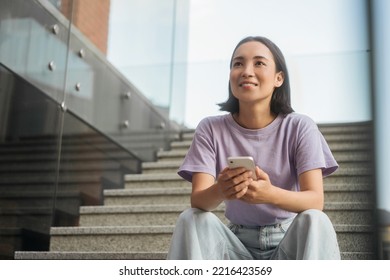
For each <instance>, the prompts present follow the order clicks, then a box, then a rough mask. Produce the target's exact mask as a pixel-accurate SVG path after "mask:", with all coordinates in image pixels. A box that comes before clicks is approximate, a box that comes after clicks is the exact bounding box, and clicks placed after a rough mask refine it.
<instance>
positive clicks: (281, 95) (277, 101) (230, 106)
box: [218, 36, 294, 115]
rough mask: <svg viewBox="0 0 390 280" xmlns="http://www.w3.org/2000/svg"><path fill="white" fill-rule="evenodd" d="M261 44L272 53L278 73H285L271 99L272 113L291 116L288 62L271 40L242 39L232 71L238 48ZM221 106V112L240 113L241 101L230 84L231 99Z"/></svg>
mask: <svg viewBox="0 0 390 280" xmlns="http://www.w3.org/2000/svg"><path fill="white" fill-rule="evenodd" d="M253 41H255V42H259V43H262V44H264V45H265V46H266V47H267V48H268V49H269V50H270V51H271V53H272V55H273V57H274V60H275V65H276V71H277V72H280V71H282V72H283V75H284V76H283V77H284V81H283V84H282V85H281V86H280V87H277V88H275V90H274V92H273V94H272V98H271V111H272V112H273V113H274V114H279V113H282V114H285V115H287V114H289V113H292V112H294V110H293V109H292V107H291V97H290V91H291V90H290V78H289V75H288V71H287V65H286V61H285V59H284V56H283V53H282V51H281V50H280V49H279V47H278V46H277V45H275V43H273V42H272V41H271V40H269V39H267V38H265V37H260V36H256V37H252V36H250V37H246V38H244V39H242V40H241V41H240V42H239V43H238V44H237V46H236V47H235V49H234V51H233V54H232V57H231V59H230V69H231V68H232V60H233V56H234V53H235V52H236V50H237V48H238V47H239V46H241V45H242V44H244V43H247V42H253ZM218 105H219V106H220V110H221V111H227V112H230V113H238V112H239V110H240V109H239V101H238V99H237V98H236V97H235V96H234V95H233V92H232V89H231V87H230V82H229V98H228V100H227V101H226V102H223V103H220V104H218Z"/></svg>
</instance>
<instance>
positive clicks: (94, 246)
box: [50, 226, 173, 253]
mask: <svg viewBox="0 0 390 280" xmlns="http://www.w3.org/2000/svg"><path fill="white" fill-rule="evenodd" d="M172 233H173V226H153V227H139V226H112V227H53V228H52V229H51V232H50V234H51V241H50V251H62V252H99V251H104V252H117V253H118V252H122V253H123V252H137V253H143V252H156V251H157V252H165V251H167V250H168V247H169V244H170V240H171V236H172Z"/></svg>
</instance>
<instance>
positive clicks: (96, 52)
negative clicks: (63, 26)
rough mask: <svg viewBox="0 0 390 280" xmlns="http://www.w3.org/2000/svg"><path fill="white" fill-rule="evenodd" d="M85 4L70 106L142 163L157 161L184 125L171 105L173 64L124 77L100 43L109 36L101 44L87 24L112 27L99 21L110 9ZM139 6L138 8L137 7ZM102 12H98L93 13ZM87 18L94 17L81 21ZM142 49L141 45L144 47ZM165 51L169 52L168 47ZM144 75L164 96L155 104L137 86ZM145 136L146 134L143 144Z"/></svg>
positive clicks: (76, 36) (76, 33) (73, 55)
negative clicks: (177, 122)
mask: <svg viewBox="0 0 390 280" xmlns="http://www.w3.org/2000/svg"><path fill="white" fill-rule="evenodd" d="M82 2H83V1H74V4H73V7H74V10H73V12H74V14H73V15H72V17H71V18H73V22H72V30H71V37H70V49H69V60H68V72H67V87H66V97H65V104H66V106H67V108H69V109H71V110H72V112H74V113H75V114H76V115H78V116H80V117H81V118H82V119H84V120H85V121H87V122H88V123H90V124H91V125H92V126H93V127H95V128H96V129H98V130H99V131H102V132H103V133H105V134H107V135H108V136H109V137H111V138H112V139H115V140H116V141H118V142H119V143H120V144H121V145H123V146H124V147H125V148H128V149H129V150H131V151H133V152H134V153H135V154H137V155H138V156H139V157H140V158H141V159H143V160H146V161H151V160H155V158H156V154H157V151H158V150H161V149H166V148H168V145H169V143H168V140H170V139H171V134H173V136H172V137H177V135H178V128H179V126H178V125H175V124H173V123H172V122H171V121H170V119H169V106H168V104H167V100H168V98H169V96H168V95H169V91H168V88H169V83H170V78H169V74H168V72H170V71H171V65H170V64H169V63H168V64H164V65H163V66H161V67H158V66H157V65H156V64H155V65H154V66H152V67H146V68H143V67H138V70H137V69H135V71H134V72H132V73H130V74H132V75H128V76H126V75H124V74H123V73H122V72H120V71H119V70H118V69H117V68H116V67H114V65H113V64H111V63H110V62H109V61H108V60H107V58H106V53H105V52H106V49H105V47H104V44H102V43H101V42H102V41H104V40H106V42H107V40H108V38H107V36H106V35H107V34H106V35H104V34H103V38H100V39H99V40H98V39H96V38H95V36H93V34H92V33H93V32H94V31H95V32H96V30H93V29H91V28H88V27H86V26H87V25H88V24H90V25H92V26H94V27H95V28H98V26H101V25H103V26H104V25H107V24H108V21H106V20H102V21H99V20H98V19H99V18H98V17H103V18H104V17H105V16H108V13H109V12H110V10H105V11H102V10H103V8H105V9H107V7H100V6H99V5H101V3H100V2H98V1H97V2H93V4H91V5H88V6H86V5H82ZM130 2H132V1H130ZM132 3H133V2H132ZM133 4H134V5H135V3H133ZM171 4H172V3H171ZM126 5H127V4H126ZM75 7H77V9H76V8H75ZM137 7H138V6H137V5H135V6H134V7H133V8H135V9H136V8H137ZM143 7H144V6H143ZM99 8H102V9H100V10H99ZM170 8H172V6H170ZM98 10H99V12H97V13H95V12H94V11H98ZM104 12H105V13H104ZM139 12H141V11H139ZM102 13H103V14H102ZM85 14H89V15H92V16H91V17H82V15H85ZM87 23H88V24H87ZM132 28H134V26H133V27H132ZM99 42H100V43H99ZM141 45H142V42H140V45H139V46H141ZM164 51H165V52H168V53H169V52H170V50H165V48H164ZM144 54H145V51H143V52H142V53H138V54H135V53H134V52H130V53H128V52H124V53H122V55H123V56H124V57H126V59H128V56H130V57H134V55H136V56H137V55H144ZM163 59H165V58H163ZM162 68H163V69H162ZM142 69H144V70H145V71H146V72H144V71H143V70H142ZM164 73H165V74H164ZM141 74H142V75H144V76H149V77H156V78H155V79H154V80H151V79H149V81H148V83H149V84H150V85H155V87H154V91H155V93H156V95H155V96H157V97H158V98H160V99H159V101H158V102H153V101H151V100H150V98H148V97H147V95H146V94H145V92H144V91H142V90H140V88H138V86H137V85H135V84H134V83H133V82H132V79H133V78H134V79H135V80H137V77H140V76H142V75H141ZM160 76H161V77H160ZM158 77H160V78H158ZM159 81H160V82H161V83H163V84H164V86H162V84H161V83H160V82H159ZM157 93H158V94H157ZM156 103H158V104H157V105H156ZM136 134H137V135H136ZM142 135H144V136H143V139H142V140H141V142H140V140H139V139H140V138H142ZM140 143H141V145H140Z"/></svg>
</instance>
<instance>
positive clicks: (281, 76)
mask: <svg viewBox="0 0 390 280" xmlns="http://www.w3.org/2000/svg"><path fill="white" fill-rule="evenodd" d="M283 82H284V73H283V72H282V71H280V72H279V73H277V74H276V79H275V87H280V86H281V85H283Z"/></svg>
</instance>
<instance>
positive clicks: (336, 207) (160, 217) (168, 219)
mask: <svg viewBox="0 0 390 280" xmlns="http://www.w3.org/2000/svg"><path fill="white" fill-rule="evenodd" d="M188 207H189V204H182V205H167V204H162V205H156V204H153V205H137V206H84V207H81V208H80V226H116V225H122V226H131V225H137V226H153V225H161V226H163V225H175V223H176V220H177V217H178V216H179V214H180V213H181V212H182V211H184V210H185V209H187V208H188ZM224 209H225V207H224V205H221V206H220V207H219V208H218V209H216V210H215V211H213V212H214V213H215V214H216V215H217V216H218V217H219V218H220V219H221V220H222V221H224V222H225V223H226V222H227V220H226V218H225V217H224ZM324 212H325V213H326V214H327V215H328V216H329V218H330V219H331V221H332V223H333V224H351V225H370V224H372V223H373V206H372V204H371V203H356V202H349V203H347V202H344V203H343V202H339V203H335V202H328V203H325V207H324Z"/></svg>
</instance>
